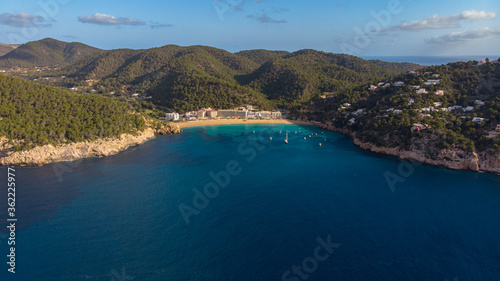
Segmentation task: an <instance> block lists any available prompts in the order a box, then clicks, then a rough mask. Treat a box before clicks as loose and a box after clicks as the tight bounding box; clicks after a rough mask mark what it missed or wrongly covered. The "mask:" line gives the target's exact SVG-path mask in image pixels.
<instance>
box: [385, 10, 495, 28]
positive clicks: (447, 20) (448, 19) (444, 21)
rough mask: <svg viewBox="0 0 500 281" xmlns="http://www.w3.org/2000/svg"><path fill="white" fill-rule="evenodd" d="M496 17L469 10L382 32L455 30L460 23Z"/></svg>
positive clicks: (437, 16)
mask: <svg viewBox="0 0 500 281" xmlns="http://www.w3.org/2000/svg"><path fill="white" fill-rule="evenodd" d="M496 16H497V15H496V13H487V12H485V11H475V10H469V11H464V12H462V13H460V14H458V15H453V16H440V15H433V16H431V17H428V18H426V19H421V20H416V21H412V22H405V23H402V24H400V25H396V26H393V27H389V28H387V29H385V30H384V31H394V30H401V31H421V30H425V29H442V28H456V27H459V26H460V22H461V21H472V20H487V19H493V18H495V17H496Z"/></svg>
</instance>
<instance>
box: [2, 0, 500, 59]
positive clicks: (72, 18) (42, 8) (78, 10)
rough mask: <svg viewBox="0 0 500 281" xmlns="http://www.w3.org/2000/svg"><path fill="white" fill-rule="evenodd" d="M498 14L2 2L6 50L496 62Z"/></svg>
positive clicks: (392, 7) (358, 3)
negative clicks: (64, 47)
mask: <svg viewBox="0 0 500 281" xmlns="http://www.w3.org/2000/svg"><path fill="white" fill-rule="evenodd" d="M499 14H500V5H499V3H498V0H475V1H460V0H440V1H436V0H432V1H429V0H383V1H378V0H351V1H347V0H334V1H323V0H319V1H313V0H309V1H306V0H286V1H285V0H175V1H171V0H161V1H160V0H143V1H137V0H133V1H132V0H120V1H105V0H85V1H83V0H2V5H1V7H0V42H2V43H6V44H22V43H26V42H29V41H36V40H40V39H43V38H47V37H51V38H54V39H58V40H61V41H66V42H82V43H84V44H87V45H90V46H94V47H98V48H102V49H118V48H131V49H145V48H152V47H159V46H163V45H168V44H175V45H180V46H189V45H206V46H212V47H217V48H221V49H224V50H227V51H230V52H237V51H241V50H250V49H268V50H286V51H297V50H300V49H315V50H320V51H325V52H334V53H348V54H352V55H357V56H460V55H462V56H464V55H498V54H500V15H499Z"/></svg>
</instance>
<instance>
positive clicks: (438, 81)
mask: <svg viewBox="0 0 500 281" xmlns="http://www.w3.org/2000/svg"><path fill="white" fill-rule="evenodd" d="M439 83H441V80H439V79H429V80H427V81H425V82H424V84H425V85H438V84H439Z"/></svg>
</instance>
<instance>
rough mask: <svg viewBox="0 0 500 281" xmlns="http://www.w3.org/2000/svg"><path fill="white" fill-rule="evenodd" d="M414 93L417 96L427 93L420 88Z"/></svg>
mask: <svg viewBox="0 0 500 281" xmlns="http://www.w3.org/2000/svg"><path fill="white" fill-rule="evenodd" d="M416 93H417V94H427V93H429V92H427V90H426V89H425V88H421V89H418V90H417V91H416Z"/></svg>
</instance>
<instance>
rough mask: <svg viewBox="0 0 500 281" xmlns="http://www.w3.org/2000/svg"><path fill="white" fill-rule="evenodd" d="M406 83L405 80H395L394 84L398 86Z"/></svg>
mask: <svg viewBox="0 0 500 281" xmlns="http://www.w3.org/2000/svg"><path fill="white" fill-rule="evenodd" d="M404 84H405V82H403V81H396V82H394V86H396V87H401V86H403V85H404Z"/></svg>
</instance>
